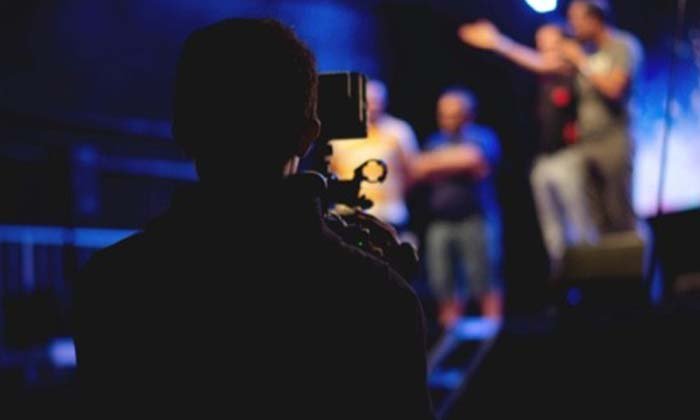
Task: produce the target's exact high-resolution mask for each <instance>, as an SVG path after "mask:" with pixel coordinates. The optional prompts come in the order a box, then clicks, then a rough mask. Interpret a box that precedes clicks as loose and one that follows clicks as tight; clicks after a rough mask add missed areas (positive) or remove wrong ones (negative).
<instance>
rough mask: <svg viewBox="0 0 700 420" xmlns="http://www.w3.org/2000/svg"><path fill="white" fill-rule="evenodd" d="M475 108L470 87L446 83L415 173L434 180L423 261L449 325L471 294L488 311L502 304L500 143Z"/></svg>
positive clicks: (498, 309) (442, 318)
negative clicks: (432, 130)
mask: <svg viewBox="0 0 700 420" xmlns="http://www.w3.org/2000/svg"><path fill="white" fill-rule="evenodd" d="M475 108H476V99H475V97H474V95H473V94H472V93H471V92H469V91H467V90H464V89H460V88H452V89H449V90H447V91H445V92H444V93H443V94H442V95H441V96H440V98H439V100H438V103H437V124H438V128H439V131H438V132H436V133H434V134H433V135H431V136H430V137H429V138H428V140H427V142H426V144H425V149H426V150H427V151H426V152H425V153H424V154H423V155H421V156H420V158H418V159H417V160H416V162H415V165H414V176H415V177H416V179H419V180H422V181H425V182H428V183H430V184H431V187H432V191H431V194H430V208H431V213H432V215H431V216H432V222H431V223H430V224H429V225H428V229H427V233H426V247H427V248H426V264H427V271H428V280H429V283H430V285H431V288H432V290H433V293H434V295H435V297H436V299H437V301H438V312H439V314H438V318H439V319H438V321H439V323H440V324H441V326H443V327H444V328H449V327H451V326H453V325H454V324H455V322H457V321H458V320H459V317H460V316H461V315H462V313H463V312H464V310H465V305H466V302H467V299H468V298H474V299H476V300H477V301H478V302H479V303H480V304H481V307H482V311H483V313H484V315H486V316H488V317H494V318H498V317H500V316H501V312H502V308H501V307H502V304H501V290H500V285H499V284H498V281H497V279H498V254H499V244H498V242H499V239H498V238H499V233H498V232H499V211H498V205H497V202H496V196H495V190H494V186H493V183H492V179H493V177H492V175H493V172H494V170H495V168H496V166H497V164H498V161H499V158H500V146H499V143H498V138H497V137H496V134H495V133H494V132H493V131H492V130H491V129H489V128H487V127H482V126H479V125H477V124H475V123H474V116H475ZM459 280H462V281H463V285H464V286H465V287H461V286H462V284H460V281H459Z"/></svg>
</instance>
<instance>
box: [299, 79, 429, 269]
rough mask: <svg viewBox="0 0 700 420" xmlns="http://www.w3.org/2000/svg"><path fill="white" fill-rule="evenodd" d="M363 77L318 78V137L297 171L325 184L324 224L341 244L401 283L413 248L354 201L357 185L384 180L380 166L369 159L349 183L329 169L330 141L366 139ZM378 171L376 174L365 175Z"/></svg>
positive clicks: (413, 259)
mask: <svg viewBox="0 0 700 420" xmlns="http://www.w3.org/2000/svg"><path fill="white" fill-rule="evenodd" d="M366 86H367V78H366V77H365V76H364V75H363V74H360V73H354V72H345V73H325V74H321V75H320V77H319V92H318V114H319V118H320V120H321V134H320V136H319V138H318V139H317V140H316V142H315V144H314V147H313V149H312V150H311V152H310V154H309V155H308V156H307V158H305V160H304V162H302V169H305V170H306V171H307V172H311V173H314V174H316V175H321V176H322V178H323V179H324V180H325V183H326V191H325V194H324V197H322V198H323V200H324V203H323V206H324V209H325V210H326V213H325V216H324V218H325V220H326V225H327V226H328V227H329V228H330V229H331V230H333V231H334V232H335V233H336V234H337V235H338V236H340V237H341V238H342V239H343V240H344V241H346V242H348V243H350V244H352V245H354V246H357V247H358V248H360V249H362V250H364V251H366V252H368V253H370V254H373V255H375V256H376V257H378V258H380V259H382V260H384V261H386V262H387V263H388V264H389V265H390V266H392V267H393V268H394V269H395V270H397V271H398V272H399V273H400V274H402V275H403V276H404V278H411V277H412V276H413V273H415V271H416V270H417V266H418V258H417V255H416V252H415V249H414V248H413V247H412V246H410V245H409V244H405V243H401V241H400V240H399V239H398V234H397V233H396V230H395V229H394V228H393V227H392V226H390V225H388V224H386V223H384V222H381V221H380V220H378V219H376V218H375V217H373V216H370V215H369V214H366V213H364V212H363V211H362V210H366V209H368V208H370V207H371V206H372V202H371V201H370V200H368V199H367V198H366V197H364V196H360V187H361V184H362V183H363V182H371V183H381V182H383V181H384V180H385V179H386V176H387V173H388V170H387V166H386V164H385V163H384V162H383V161H381V160H378V159H370V160H368V161H366V162H364V163H363V164H361V165H360V166H358V167H357V168H356V169H355V170H354V174H353V178H352V179H347V180H339V179H338V178H337V177H336V176H335V175H334V174H333V173H332V172H331V171H330V168H329V165H330V157H331V156H332V154H333V148H332V146H331V145H330V144H329V142H330V141H331V140H343V139H358V138H365V137H367V98H366V96H365V94H366ZM372 166H375V167H376V166H378V167H379V171H376V170H375V171H369V172H370V174H368V173H366V172H365V168H371V167H372ZM334 204H344V205H345V206H347V207H349V208H350V212H349V213H348V214H343V215H340V214H338V213H336V212H333V211H328V209H329V208H330V207H331V206H332V205H334Z"/></svg>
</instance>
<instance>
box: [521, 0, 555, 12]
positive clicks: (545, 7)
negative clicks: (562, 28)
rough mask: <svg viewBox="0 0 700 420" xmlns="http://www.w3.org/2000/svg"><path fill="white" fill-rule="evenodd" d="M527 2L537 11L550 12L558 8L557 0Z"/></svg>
mask: <svg viewBox="0 0 700 420" xmlns="http://www.w3.org/2000/svg"><path fill="white" fill-rule="evenodd" d="M525 2H526V3H527V4H528V6H530V7H532V10H534V11H535V12H537V13H548V12H553V11H554V10H556V9H557V0H525Z"/></svg>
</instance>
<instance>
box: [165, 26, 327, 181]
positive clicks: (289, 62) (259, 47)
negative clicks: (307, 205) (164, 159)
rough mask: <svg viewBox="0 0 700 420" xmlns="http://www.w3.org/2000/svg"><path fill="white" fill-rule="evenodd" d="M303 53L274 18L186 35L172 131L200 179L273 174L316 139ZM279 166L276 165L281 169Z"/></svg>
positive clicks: (312, 78) (310, 61) (312, 92)
mask: <svg viewBox="0 0 700 420" xmlns="http://www.w3.org/2000/svg"><path fill="white" fill-rule="evenodd" d="M317 83H318V74H317V72H316V66H315V60H314V56H313V54H312V53H311V51H310V50H309V49H308V48H307V47H306V46H305V45H304V44H303V43H302V42H301V41H300V40H299V39H298V38H297V37H296V35H295V34H294V33H293V32H292V31H291V30H290V29H289V28H287V27H286V26H284V25H282V24H281V23H279V22H277V21H274V20H269V19H265V20H261V19H227V20H224V21H221V22H218V23H215V24H213V25H210V26H206V27H204V28H201V29H199V30H196V31H195V32H193V33H192V34H191V35H190V36H189V37H188V38H187V40H186V41H185V45H184V48H183V51H182V54H181V56H180V60H179V63H178V67H177V79H176V85H175V101H174V118H173V134H174V137H175V140H176V141H177V143H178V144H180V145H181V146H182V147H183V148H184V149H185V151H186V152H187V153H188V155H189V156H190V157H192V158H193V159H194V160H195V162H196V164H197V171H198V173H199V176H200V179H201V180H202V182H205V183H213V184H216V183H220V182H223V183H225V182H228V181H230V180H232V178H234V177H235V176H237V175H239V174H240V169H237V168H241V167H243V166H245V167H249V166H248V165H245V164H244V162H246V161H247V162H251V161H252V162H253V163H254V165H255V167H256V173H255V174H248V177H259V176H263V177H270V178H272V179H274V178H280V177H281V175H282V173H283V170H286V171H288V172H289V171H294V170H295V169H294V168H295V164H294V162H295V161H297V160H298V158H297V157H298V156H301V155H303V154H304V153H305V152H306V150H307V149H308V147H309V145H310V143H311V142H312V141H313V140H314V139H315V138H316V137H317V136H318V131H319V127H320V123H319V121H318V118H317V115H316V97H317V94H316V90H317ZM283 168H284V169H283Z"/></svg>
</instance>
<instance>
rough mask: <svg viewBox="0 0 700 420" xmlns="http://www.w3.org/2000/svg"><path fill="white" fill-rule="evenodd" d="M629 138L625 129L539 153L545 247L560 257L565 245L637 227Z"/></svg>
mask: <svg viewBox="0 0 700 420" xmlns="http://www.w3.org/2000/svg"><path fill="white" fill-rule="evenodd" d="M629 144H630V141H629V138H628V137H627V136H626V134H624V133H623V132H612V133H610V134H609V135H608V136H607V137H606V138H604V139H596V140H592V141H589V142H586V143H582V144H577V145H574V146H570V147H568V148H566V149H563V150H560V151H558V152H556V153H554V154H551V155H546V156H541V157H539V158H538V159H537V160H536V162H535V165H534V167H533V169H532V172H531V174H530V181H531V184H532V191H533V196H534V199H535V205H536V207H537V213H538V217H539V221H540V226H541V227H542V235H543V238H544V243H545V247H546V248H547V252H548V253H549V255H550V258H552V259H553V260H561V258H562V257H563V256H564V252H565V251H566V247H567V246H570V245H577V244H582V243H595V242H596V241H597V239H598V237H599V236H600V234H601V233H606V232H612V231H620V230H626V229H633V228H634V223H635V222H634V221H635V217H634V213H633V211H632V205H631V199H630V198H631V197H630V178H631V163H630V162H631V159H630V146H629Z"/></svg>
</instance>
